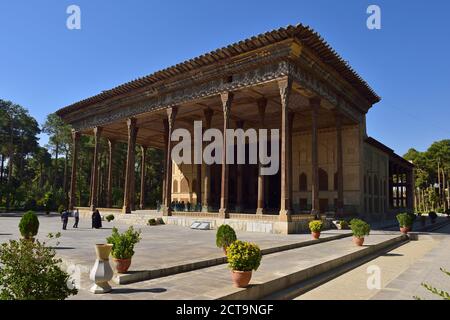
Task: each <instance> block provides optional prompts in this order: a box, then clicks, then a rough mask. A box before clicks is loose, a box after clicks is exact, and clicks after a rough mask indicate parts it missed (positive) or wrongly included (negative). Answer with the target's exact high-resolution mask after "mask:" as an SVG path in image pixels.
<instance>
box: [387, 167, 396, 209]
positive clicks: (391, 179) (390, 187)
mask: <svg viewBox="0 0 450 320" xmlns="http://www.w3.org/2000/svg"><path fill="white" fill-rule="evenodd" d="M388 171H389V181H388V193H387V195H388V203H389V207H388V208H387V209H388V210H391V209H392V208H394V192H393V188H394V174H393V172H394V169H393V166H392V164H391V163H389V170H388Z"/></svg>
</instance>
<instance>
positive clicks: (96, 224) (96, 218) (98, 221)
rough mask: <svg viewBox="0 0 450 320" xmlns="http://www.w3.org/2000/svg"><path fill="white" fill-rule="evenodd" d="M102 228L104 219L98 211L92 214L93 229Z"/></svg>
mask: <svg viewBox="0 0 450 320" xmlns="http://www.w3.org/2000/svg"><path fill="white" fill-rule="evenodd" d="M101 227H102V217H101V215H100V212H99V211H98V210H95V211H94V212H93V213H92V228H95V229H99V228H101Z"/></svg>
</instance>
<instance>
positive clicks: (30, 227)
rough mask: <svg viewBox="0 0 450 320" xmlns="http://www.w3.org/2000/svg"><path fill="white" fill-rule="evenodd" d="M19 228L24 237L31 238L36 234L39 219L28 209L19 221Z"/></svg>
mask: <svg viewBox="0 0 450 320" xmlns="http://www.w3.org/2000/svg"><path fill="white" fill-rule="evenodd" d="M19 230H20V234H21V235H22V237H24V238H25V239H31V238H33V237H35V236H36V235H37V233H38V231H39V219H38V217H37V215H36V214H35V213H34V212H33V211H28V212H27V213H25V214H24V215H23V216H22V218H21V219H20V222H19Z"/></svg>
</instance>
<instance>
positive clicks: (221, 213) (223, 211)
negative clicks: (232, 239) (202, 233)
mask: <svg viewBox="0 0 450 320" xmlns="http://www.w3.org/2000/svg"><path fill="white" fill-rule="evenodd" d="M229 217H230V213H229V212H228V209H227V208H220V209H219V218H223V219H228V218H229Z"/></svg>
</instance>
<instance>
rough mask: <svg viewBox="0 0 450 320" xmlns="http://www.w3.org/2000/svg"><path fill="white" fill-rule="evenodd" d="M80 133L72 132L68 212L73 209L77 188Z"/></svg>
mask: <svg viewBox="0 0 450 320" xmlns="http://www.w3.org/2000/svg"><path fill="white" fill-rule="evenodd" d="M79 142H80V133H79V132H77V131H75V130H72V173H71V176H70V191H69V208H68V209H69V210H71V211H72V210H73V208H74V207H75V193H76V187H77V163H78V151H79V150H78V149H79V145H80V143H79Z"/></svg>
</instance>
